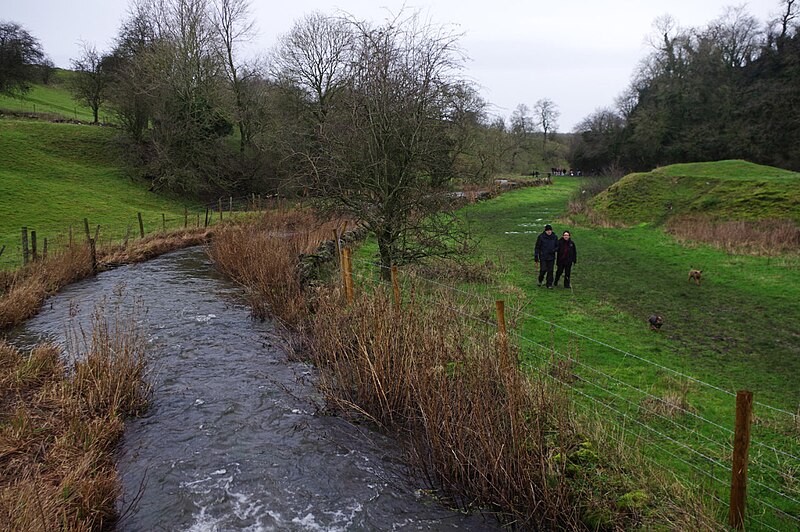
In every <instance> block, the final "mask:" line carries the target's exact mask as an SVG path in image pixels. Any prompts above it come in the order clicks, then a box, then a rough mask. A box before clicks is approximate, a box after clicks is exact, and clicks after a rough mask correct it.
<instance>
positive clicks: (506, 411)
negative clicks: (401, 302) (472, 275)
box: [311, 290, 580, 528]
mask: <svg viewBox="0 0 800 532" xmlns="http://www.w3.org/2000/svg"><path fill="white" fill-rule="evenodd" d="M451 303H452V302H451ZM498 346H499V343H498V342H496V338H494V336H493V335H492V334H490V333H486V334H476V331H475V330H474V326H470V325H468V324H466V323H465V322H464V321H463V320H461V319H460V318H459V316H458V313H457V312H450V311H447V310H444V309H443V307H442V306H435V307H434V306H426V305H419V304H415V303H411V304H408V305H407V306H406V307H404V309H403V310H401V311H396V310H394V307H393V305H392V303H391V299H390V298H389V296H388V295H387V294H386V293H385V292H384V291H383V290H378V291H377V292H376V293H374V294H361V295H360V296H359V297H358V298H357V300H356V302H355V304H354V305H353V306H352V307H349V308H345V307H343V305H342V302H341V297H340V294H339V292H338V290H326V291H325V292H324V293H323V294H321V295H320V298H319V301H318V307H317V312H316V315H315V317H314V328H313V343H312V349H311V353H312V356H313V360H314V362H315V363H316V364H317V365H318V367H319V368H320V369H321V380H320V384H321V386H322V389H323V390H324V391H325V392H326V395H327V397H328V399H329V401H330V403H331V404H332V405H336V406H337V407H338V408H339V409H340V410H341V411H343V412H353V411H355V412H358V413H361V414H362V415H365V416H367V417H368V418H369V419H371V420H374V421H375V422H377V423H379V424H380V425H381V426H383V427H384V428H385V429H386V430H388V431H390V432H392V433H395V434H397V435H399V436H400V438H401V441H403V442H404V443H405V444H406V445H407V448H408V452H409V454H410V455H411V457H412V462H413V464H414V465H415V466H416V467H417V468H418V469H419V470H420V471H421V472H422V473H423V474H424V475H426V476H427V478H428V480H429V481H430V483H431V485H433V486H435V487H438V488H439V489H440V494H441V495H442V496H444V497H447V498H449V499H450V500H451V501H452V502H453V503H454V504H458V505H459V506H461V507H464V508H472V507H475V506H477V507H482V508H490V509H492V510H494V511H497V512H498V513H500V514H503V515H504V516H505V518H504V519H505V520H507V521H509V522H510V521H516V522H517V524H520V525H523V527H546V528H556V527H560V528H575V527H579V526H580V521H579V515H578V513H577V509H576V507H575V505H574V504H571V501H572V493H571V492H570V488H569V484H568V483H566V482H562V481H561V480H560V475H561V473H559V471H558V468H557V467H556V466H555V462H554V460H553V456H554V455H555V454H557V453H559V452H562V451H564V450H565V449H566V448H568V447H569V446H570V445H572V443H573V439H574V434H573V431H572V427H571V424H570V422H569V420H568V415H567V414H566V412H567V408H565V406H566V405H565V403H564V401H565V397H564V395H563V394H562V393H561V392H560V390H559V389H558V388H557V387H555V386H553V385H552V384H547V383H545V382H542V381H538V380H530V379H529V378H528V377H527V376H525V375H524V374H523V373H521V372H520V371H519V369H518V367H517V365H516V364H515V363H511V364H508V363H505V364H504V363H502V362H501V360H503V357H502V356H501V354H500V353H499V352H498V349H499V347H498ZM511 359H512V360H513V359H514V350H513V347H512V351H511Z"/></svg>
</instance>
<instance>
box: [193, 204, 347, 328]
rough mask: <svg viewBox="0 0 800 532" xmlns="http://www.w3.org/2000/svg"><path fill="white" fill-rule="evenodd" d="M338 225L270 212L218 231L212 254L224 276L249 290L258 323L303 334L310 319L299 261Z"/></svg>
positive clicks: (305, 213) (302, 213) (300, 213)
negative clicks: (277, 322)
mask: <svg viewBox="0 0 800 532" xmlns="http://www.w3.org/2000/svg"><path fill="white" fill-rule="evenodd" d="M340 223H341V222H340V221H338V220H335V221H323V220H320V219H319V218H317V216H316V215H315V214H314V213H313V212H312V211H310V210H292V211H268V212H265V213H264V214H263V215H261V216H260V217H259V218H258V219H256V220H248V221H247V222H246V223H233V224H228V225H226V226H224V227H222V228H221V229H219V230H218V231H217V233H216V235H215V237H214V240H213V242H212V243H211V245H210V247H209V250H208V253H209V256H210V257H211V260H213V261H214V263H215V265H216V267H217V268H218V269H219V270H220V271H222V272H223V273H225V274H226V275H228V276H229V277H231V278H232V279H234V280H236V281H237V282H239V283H240V284H242V285H243V286H244V287H245V289H246V290H247V293H248V295H249V301H250V304H251V305H252V308H253V314H254V315H255V316H256V317H258V318H260V319H266V318H267V317H270V318H275V319H278V320H280V321H281V322H282V324H283V325H284V326H286V327H287V328H288V329H289V330H291V331H293V332H295V333H299V331H301V330H302V329H303V327H304V324H305V322H306V320H307V319H308V313H309V305H308V301H307V299H306V295H305V293H304V290H303V286H302V283H301V279H300V275H299V268H298V266H299V264H300V255H301V254H304V253H311V252H313V251H314V250H316V249H317V247H318V246H319V245H320V243H321V242H323V241H324V240H325V239H328V238H331V236H332V234H333V231H334V230H335V229H336V228H337V227H339V225H340Z"/></svg>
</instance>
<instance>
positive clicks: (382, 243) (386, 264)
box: [378, 231, 393, 282]
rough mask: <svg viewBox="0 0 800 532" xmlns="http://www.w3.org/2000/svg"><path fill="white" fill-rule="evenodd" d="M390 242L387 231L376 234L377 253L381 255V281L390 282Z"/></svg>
mask: <svg viewBox="0 0 800 532" xmlns="http://www.w3.org/2000/svg"><path fill="white" fill-rule="evenodd" d="M392 247H393V246H392V241H391V238H390V236H389V232H388V231H380V232H379V233H378V251H379V252H380V254H381V279H382V280H384V281H387V282H389V281H391V280H392Z"/></svg>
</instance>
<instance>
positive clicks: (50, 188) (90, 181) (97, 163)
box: [0, 119, 184, 267]
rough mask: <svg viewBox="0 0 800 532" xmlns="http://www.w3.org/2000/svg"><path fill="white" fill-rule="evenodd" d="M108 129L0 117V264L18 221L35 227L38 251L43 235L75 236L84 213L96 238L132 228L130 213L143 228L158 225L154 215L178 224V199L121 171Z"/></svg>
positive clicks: (11, 260) (14, 241)
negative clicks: (98, 232) (139, 218)
mask: <svg viewBox="0 0 800 532" xmlns="http://www.w3.org/2000/svg"><path fill="white" fill-rule="evenodd" d="M115 135H116V133H115V132H114V130H112V129H108V128H103V127H94V126H84V125H74V124H53V123H47V122H39V121H27V120H6V119H3V120H0V142H1V143H2V146H3V149H2V150H0V247H2V246H3V245H5V246H6V250H5V252H4V253H3V255H2V257H0V265H2V266H4V267H12V266H15V265H19V263H20V261H21V243H20V229H21V227H23V226H26V227H28V229H29V230H35V231H36V232H37V238H38V240H39V246H40V249H41V242H42V239H43V238H45V237H48V239H49V245H53V243H54V240H55V238H56V237H57V236H60V237H61V238H62V239H63V238H64V237H65V236H64V235H66V233H67V232H68V230H69V228H70V226H72V227H73V229H74V231H75V232H76V233H75V234H76V238H81V236H80V235H82V234H83V219H84V218H88V219H89V223H90V224H91V226H92V231H94V230H95V228H96V226H97V225H98V224H100V225H101V226H102V227H101V239H108V238H115V239H117V240H120V239H122V238H123V237H124V235H125V233H126V230H127V227H128V225H129V224H133V232H134V233H135V232H136V231H138V222H137V219H136V213H137V212H141V213H142V217H143V218H144V224H145V226H146V227H145V231H153V230H155V229H157V228H160V226H161V223H162V213H165V214H166V215H167V218H169V219H170V220H171V222H172V223H171V224H170V225H172V226H173V227H174V226H176V224H178V223H180V225H182V224H183V209H184V206H183V204H182V203H181V202H180V201H179V200H177V199H171V198H168V197H165V196H163V195H160V194H156V193H153V192H148V189H147V185H146V184H145V183H143V182H138V181H134V180H131V179H130V178H129V177H127V176H126V174H125V172H124V170H123V167H122V165H121V162H120V161H121V160H122V157H121V155H122V153H121V148H120V147H118V146H117V145H116V143H115V140H114V137H115Z"/></svg>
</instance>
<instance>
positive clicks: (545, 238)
mask: <svg viewBox="0 0 800 532" xmlns="http://www.w3.org/2000/svg"><path fill="white" fill-rule="evenodd" d="M557 245H558V237H556V235H555V234H553V226H551V225H550V224H547V225H545V226H544V231H543V232H542V233H541V234H540V235H539V237H538V238H537V239H536V247H535V248H534V249H533V262H535V263H537V264H539V286H542V281H545V276H546V277H547V278H546V282H547V288H553V265H554V264H555V261H556V248H557Z"/></svg>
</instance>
